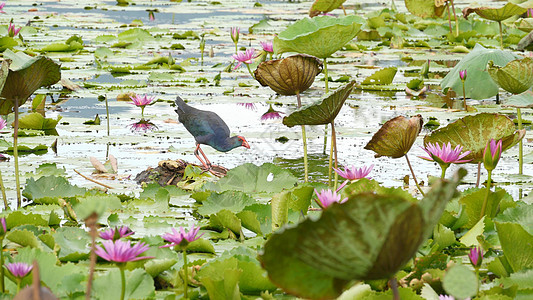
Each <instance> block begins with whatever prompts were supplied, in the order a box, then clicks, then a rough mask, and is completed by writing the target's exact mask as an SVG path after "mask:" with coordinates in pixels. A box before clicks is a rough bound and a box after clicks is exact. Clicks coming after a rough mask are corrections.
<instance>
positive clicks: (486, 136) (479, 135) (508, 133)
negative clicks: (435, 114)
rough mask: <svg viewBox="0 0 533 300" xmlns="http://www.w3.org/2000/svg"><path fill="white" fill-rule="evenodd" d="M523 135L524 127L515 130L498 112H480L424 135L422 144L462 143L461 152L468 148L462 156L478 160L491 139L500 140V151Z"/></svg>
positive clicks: (453, 145)
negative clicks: (501, 144)
mask: <svg viewBox="0 0 533 300" xmlns="http://www.w3.org/2000/svg"><path fill="white" fill-rule="evenodd" d="M525 134H526V132H525V130H518V131H515V124H514V122H513V121H512V120H511V119H509V117H507V116H505V115H500V114H490V113H481V114H477V115H473V116H466V117H463V118H461V119H459V120H457V121H455V122H453V123H450V124H448V126H446V127H443V128H440V129H438V130H435V131H433V132H432V133H431V134H429V135H426V136H425V137H424V145H427V144H429V143H432V144H434V143H439V144H440V145H442V144H443V143H448V142H449V143H451V145H452V147H455V146H457V145H461V146H463V151H471V153H470V154H468V155H467V156H465V158H464V159H471V161H470V163H478V162H480V161H482V158H483V150H485V147H486V146H487V143H488V142H489V141H490V140H491V139H495V140H500V139H503V150H504V151H505V150H507V149H509V148H511V147H512V146H514V145H516V144H517V143H518V142H519V141H520V140H521V139H522V138H523V137H524V135H525Z"/></svg>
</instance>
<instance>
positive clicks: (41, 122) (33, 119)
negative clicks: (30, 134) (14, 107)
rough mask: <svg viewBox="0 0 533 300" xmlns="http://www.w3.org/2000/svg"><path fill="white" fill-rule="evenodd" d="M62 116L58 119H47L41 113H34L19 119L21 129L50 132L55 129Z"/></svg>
mask: <svg viewBox="0 0 533 300" xmlns="http://www.w3.org/2000/svg"><path fill="white" fill-rule="evenodd" d="M61 118H62V117H61V116H57V119H55V120H54V119H50V118H45V117H43V115H41V114H40V113H37V112H34V113H29V114H26V115H24V116H23V117H21V118H20V119H19V128H20V129H36V130H49V129H55V128H56V125H57V123H59V120H61Z"/></svg>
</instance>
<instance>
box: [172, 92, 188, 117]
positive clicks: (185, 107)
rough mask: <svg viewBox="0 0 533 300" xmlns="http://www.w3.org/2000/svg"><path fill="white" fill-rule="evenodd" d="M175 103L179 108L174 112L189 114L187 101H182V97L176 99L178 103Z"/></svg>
mask: <svg viewBox="0 0 533 300" xmlns="http://www.w3.org/2000/svg"><path fill="white" fill-rule="evenodd" d="M174 103H176V106H177V108H176V109H175V110H174V111H175V112H176V113H178V114H179V111H182V112H185V113H186V112H187V110H188V108H189V105H187V103H185V101H183V99H181V97H180V96H177V97H176V101H174Z"/></svg>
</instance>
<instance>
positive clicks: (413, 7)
mask: <svg viewBox="0 0 533 300" xmlns="http://www.w3.org/2000/svg"><path fill="white" fill-rule="evenodd" d="M405 7H406V8H407V10H408V11H409V12H410V13H412V14H413V15H415V16H419V17H421V18H433V17H436V16H438V15H440V14H437V13H438V12H439V9H438V8H437V6H436V5H435V1H427V0H405Z"/></svg>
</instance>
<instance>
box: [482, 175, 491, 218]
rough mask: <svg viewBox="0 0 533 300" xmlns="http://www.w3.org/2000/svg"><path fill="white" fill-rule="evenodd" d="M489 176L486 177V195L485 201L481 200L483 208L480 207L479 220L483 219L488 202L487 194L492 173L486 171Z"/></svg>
mask: <svg viewBox="0 0 533 300" xmlns="http://www.w3.org/2000/svg"><path fill="white" fill-rule="evenodd" d="M487 172H488V173H489V175H488V176H487V193H486V194H485V199H484V200H483V206H482V207H481V215H480V216H479V218H480V219H481V218H483V216H484V215H485V210H487V202H489V194H490V182H491V175H492V171H489V170H487Z"/></svg>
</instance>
